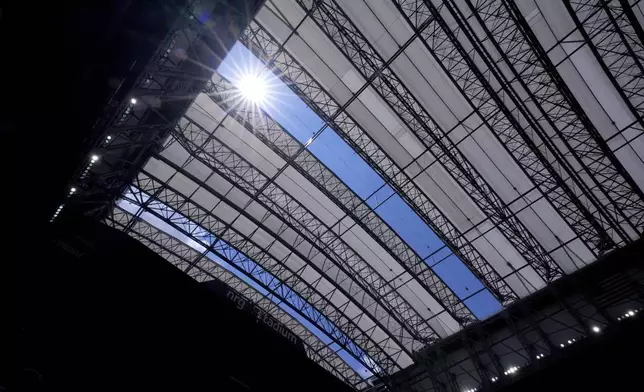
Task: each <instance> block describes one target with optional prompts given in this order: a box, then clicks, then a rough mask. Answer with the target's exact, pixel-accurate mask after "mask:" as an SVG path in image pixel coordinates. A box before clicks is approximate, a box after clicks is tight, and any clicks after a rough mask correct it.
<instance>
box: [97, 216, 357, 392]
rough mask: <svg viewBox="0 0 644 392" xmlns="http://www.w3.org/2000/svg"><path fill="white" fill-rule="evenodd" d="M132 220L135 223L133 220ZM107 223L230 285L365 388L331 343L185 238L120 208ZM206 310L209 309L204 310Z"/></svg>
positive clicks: (199, 276) (201, 277) (202, 276)
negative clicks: (327, 342) (166, 231)
mask: <svg viewBox="0 0 644 392" xmlns="http://www.w3.org/2000/svg"><path fill="white" fill-rule="evenodd" d="M133 220H135V222H132V221H133ZM105 222H106V224H108V225H109V226H112V227H114V228H116V229H119V230H122V231H125V232H127V233H128V234H129V235H130V236H131V237H133V238H135V239H137V240H139V241H140V242H141V243H143V244H144V245H146V246H147V247H148V248H150V249H152V250H153V251H155V252H156V253H158V254H159V255H160V256H162V257H163V258H164V259H166V260H168V261H169V262H170V263H171V264H172V265H174V266H176V267H177V268H179V269H181V270H188V269H189V268H188V267H189V266H193V268H191V269H189V270H188V272H187V273H188V275H189V276H190V277H192V278H193V279H195V280H196V281H198V282H204V281H209V280H211V279H217V280H219V281H221V282H223V283H225V284H227V285H228V286H230V287H231V288H232V289H234V290H235V291H237V293H239V295H241V296H242V297H243V298H246V299H247V300H248V301H250V302H252V303H254V304H256V305H257V306H259V307H260V308H262V309H263V310H264V311H266V312H267V313H268V314H270V315H271V316H273V317H275V318H276V319H278V320H279V321H280V322H282V323H283V324H284V325H285V326H286V327H287V328H289V329H290V330H291V331H293V332H294V333H295V334H296V335H297V336H298V337H299V338H300V339H302V342H303V343H304V346H305V350H306V353H307V355H308V356H309V358H311V359H312V360H314V361H315V362H316V363H318V364H319V365H320V366H322V367H323V368H325V369H326V370H328V371H329V372H331V373H333V374H334V375H335V376H337V377H338V378H340V379H341V380H343V381H344V382H346V383H347V384H349V385H351V386H353V387H354V388H356V389H363V388H364V387H366V385H365V381H364V380H363V379H362V377H360V375H358V374H357V373H356V372H355V370H353V369H352V368H351V367H349V366H348V365H347V364H346V362H345V361H344V360H343V359H342V358H340V357H339V356H338V354H337V353H336V352H335V351H333V350H332V349H331V348H330V347H329V345H328V344H325V343H324V342H322V341H321V340H320V339H319V338H318V337H317V336H316V335H314V334H313V333H312V332H311V331H309V329H308V328H306V327H305V326H303V325H302V324H301V323H300V322H299V321H297V320H296V319H294V318H293V317H292V316H291V315H289V314H288V313H287V312H285V311H284V310H283V309H282V308H280V307H279V306H278V305H277V304H276V303H275V302H273V301H272V300H271V299H270V298H267V295H265V294H262V293H260V292H259V291H257V290H256V289H255V288H253V287H252V286H250V285H248V284H247V283H245V282H244V281H243V280H241V279H239V278H238V277H237V276H235V275H234V274H232V273H230V272H229V271H227V270H226V269H224V268H223V267H221V266H220V265H218V264H217V263H215V262H214V261H211V260H209V259H205V258H203V257H201V254H200V253H199V252H197V251H196V250H194V249H193V248H191V247H189V246H188V245H186V244H185V243H184V242H183V241H181V240H179V239H177V238H175V237H172V236H171V235H169V234H167V233H165V232H163V231H161V230H159V229H158V228H156V227H154V226H153V225H151V224H149V223H147V222H145V221H143V220H141V219H140V218H136V217H135V216H134V215H132V214H130V213H128V212H127V211H125V210H123V209H121V208H119V207H116V208H115V209H114V210H112V212H111V214H110V215H109V216H108V217H106V218H105ZM204 311H208V310H207V309H204Z"/></svg>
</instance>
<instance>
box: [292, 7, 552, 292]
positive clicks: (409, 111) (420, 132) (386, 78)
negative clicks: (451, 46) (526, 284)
mask: <svg viewBox="0 0 644 392" xmlns="http://www.w3.org/2000/svg"><path fill="white" fill-rule="evenodd" d="M298 4H300V6H301V7H302V8H303V9H304V10H307V11H308V10H311V9H312V10H313V12H312V13H311V18H312V19H313V20H314V21H315V23H316V25H317V26H318V27H319V28H320V29H321V30H322V31H323V32H324V33H325V35H326V36H327V37H328V38H329V39H330V40H331V42H333V43H334V44H335V46H336V48H338V50H339V51H340V52H341V53H343V54H344V55H345V57H346V58H347V60H349V61H350V62H351V63H352V64H354V66H355V69H356V70H357V71H358V72H359V73H360V74H361V75H362V77H363V78H365V79H367V80H369V79H370V78H373V80H372V81H371V87H372V88H373V89H374V90H375V91H376V92H377V93H378V95H379V96H380V97H381V98H382V99H383V100H384V101H385V102H386V103H387V104H388V105H389V107H390V108H391V109H392V110H393V111H394V112H395V113H396V114H397V115H398V117H400V119H401V120H402V122H403V123H404V124H406V125H407V126H408V128H409V129H410V130H411V131H412V132H413V133H414V134H415V135H416V136H417V137H418V138H419V140H421V142H422V143H423V145H424V146H425V147H426V148H427V151H429V152H431V153H432V154H433V156H434V157H435V158H436V159H437V161H438V162H439V163H440V165H441V167H443V169H444V170H445V171H446V172H448V173H449V174H450V175H451V176H452V178H454V180H455V181H456V182H457V183H458V184H459V185H460V186H461V188H462V189H463V190H464V191H465V193H467V194H468V195H470V197H471V198H472V200H473V201H474V202H475V203H476V205H477V206H478V207H479V208H480V209H481V210H482V211H483V212H484V214H485V215H487V216H489V217H492V218H493V219H492V221H493V222H494V223H495V224H496V225H497V226H498V227H499V228H500V230H501V232H502V234H503V235H504V236H505V237H506V238H507V239H508V240H509V241H510V243H511V244H512V245H513V246H514V247H515V248H516V249H517V251H518V252H519V253H520V254H521V255H522V256H523V257H524V258H525V260H526V261H527V262H528V264H529V265H531V266H532V268H534V270H535V271H536V272H537V273H538V274H539V275H540V276H541V278H542V279H543V280H544V281H545V282H547V283H548V282H551V281H553V280H554V279H557V278H558V277H560V276H561V275H562V274H563V272H562V270H561V268H560V267H559V266H558V265H557V264H556V263H555V262H554V260H553V259H552V257H551V256H550V255H549V254H548V253H547V252H546V251H545V250H544V249H543V247H542V246H541V244H540V243H539V242H538V241H536V239H535V238H534V237H533V236H532V234H531V233H530V232H529V231H528V230H527V228H525V227H524V225H523V224H522V223H521V222H520V221H519V220H518V219H517V218H516V217H515V216H514V214H513V213H512V211H511V210H510V209H509V208H508V206H507V205H505V204H504V203H503V201H502V200H501V198H500V197H499V196H498V195H497V194H496V192H495V191H494V190H493V189H492V187H490V186H489V184H488V183H487V182H486V181H485V180H484V179H483V177H482V176H481V175H480V174H479V173H478V171H477V170H476V169H475V168H474V166H472V165H471V164H470V163H469V161H467V159H466V158H465V156H464V155H463V154H462V153H461V152H460V150H458V148H457V147H456V146H455V145H454V143H453V142H452V141H451V140H450V139H449V138H448V137H446V134H445V132H444V131H443V130H442V129H441V128H440V127H439V126H438V124H437V123H436V122H435V121H434V120H433V118H432V117H431V116H430V115H429V113H428V112H427V110H426V109H425V108H424V107H423V105H422V104H421V103H420V102H418V100H417V99H416V98H415V97H414V95H413V94H412V93H411V91H409V90H408V89H407V87H406V86H405V85H404V84H403V83H402V81H401V80H400V79H399V78H398V76H397V75H396V74H395V73H394V72H393V71H392V70H391V69H390V68H389V66H388V64H387V63H386V62H385V61H384V59H383V58H382V57H381V56H380V54H379V53H378V52H377V51H376V50H375V49H374V48H373V47H372V46H371V44H370V43H369V42H368V40H367V39H366V37H364V35H363V34H362V33H361V32H360V31H359V29H358V28H357V27H356V26H355V25H354V24H353V22H352V21H351V19H350V18H349V17H348V16H347V15H346V14H345V13H344V11H343V10H342V9H341V7H340V6H339V5H338V4H337V3H336V2H335V1H333V0H331V1H319V2H315V6H314V5H312V4H310V3H309V4H305V3H304V2H302V1H299V0H298Z"/></svg>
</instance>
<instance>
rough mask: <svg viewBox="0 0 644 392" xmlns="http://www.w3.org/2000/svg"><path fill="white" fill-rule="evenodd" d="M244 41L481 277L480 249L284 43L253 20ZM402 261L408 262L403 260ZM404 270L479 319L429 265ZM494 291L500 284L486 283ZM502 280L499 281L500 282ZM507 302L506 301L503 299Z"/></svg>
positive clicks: (454, 310)
mask: <svg viewBox="0 0 644 392" xmlns="http://www.w3.org/2000/svg"><path fill="white" fill-rule="evenodd" d="M240 41H241V42H242V43H243V44H244V45H245V46H246V47H248V48H249V50H251V51H252V52H253V53H254V54H255V55H256V56H257V57H258V58H259V59H260V60H262V61H263V62H264V63H265V64H266V65H267V66H268V67H269V69H271V70H272V71H273V72H274V73H275V75H276V76H278V77H279V78H280V79H281V80H282V81H283V82H284V83H285V84H286V85H287V86H288V87H289V88H291V90H293V92H294V93H295V94H296V95H298V96H299V97H300V98H301V99H302V100H303V101H304V102H305V103H306V104H307V105H308V106H309V107H310V108H311V109H312V110H313V111H314V112H315V113H316V114H317V115H318V116H319V117H320V118H321V119H322V120H323V121H324V122H325V123H326V124H328V126H329V127H330V128H332V129H333V130H334V131H335V132H336V133H337V134H338V135H339V136H340V137H342V138H343V140H344V141H346V142H347V143H348V144H349V145H350V146H351V147H352V148H353V149H354V151H356V153H357V154H359V155H360V156H361V157H362V158H363V159H364V160H365V162H366V163H367V164H369V165H370V166H371V167H372V168H373V169H374V171H376V172H377V173H378V174H379V175H380V176H381V177H382V178H383V179H384V180H385V183H387V184H388V185H390V186H391V187H392V188H393V189H395V190H396V191H397V193H398V194H399V195H400V197H401V198H402V199H403V200H405V202H406V203H407V204H408V205H409V206H410V208H411V209H412V210H413V211H414V212H416V214H417V215H418V216H419V217H420V218H421V219H422V220H423V221H424V222H425V223H426V224H427V225H428V226H429V227H430V228H432V230H433V231H434V233H436V235H437V236H439V238H441V240H442V241H443V242H444V243H445V244H446V245H447V246H448V247H449V248H450V249H451V250H452V252H453V253H455V254H456V255H458V256H459V257H460V258H461V260H463V262H464V263H465V264H466V265H467V266H468V267H469V268H470V269H471V270H472V271H473V272H474V273H475V274H476V275H477V276H480V275H481V272H477V271H486V269H487V268H490V267H489V265H488V266H487V267H486V266H485V264H487V262H486V261H485V260H484V259H483V258H482V257H481V255H480V254H479V253H478V251H477V250H476V249H475V248H474V246H472V244H471V242H470V241H468V240H467V239H466V238H465V237H464V236H463V235H462V233H461V232H460V231H459V230H458V229H457V228H456V226H454V225H453V224H452V223H451V222H450V221H449V220H448V219H447V217H446V216H445V215H444V214H443V213H442V212H441V211H440V210H439V209H438V208H437V207H436V206H435V205H434V204H433V203H432V202H431V200H430V199H429V198H428V197H427V196H426V195H425V194H424V193H423V192H422V191H421V190H420V189H419V188H418V186H416V184H415V183H414V182H413V179H412V178H411V177H410V176H409V175H407V173H405V171H404V169H402V168H400V167H399V166H397V165H396V163H395V162H394V161H393V159H392V158H391V157H390V156H389V155H388V154H387V153H386V152H385V151H383V150H382V149H381V148H380V147H379V146H378V144H377V143H376V142H375V141H374V140H373V139H372V138H371V137H370V136H369V135H368V134H367V133H366V132H365V131H364V129H362V128H361V127H360V125H359V124H358V123H357V122H356V121H355V120H354V119H353V118H352V117H351V116H350V115H349V114H348V113H347V112H346V111H345V109H346V106H347V105H348V103H347V104H345V105H340V104H339V103H338V102H337V101H336V100H335V99H333V97H331V95H330V94H329V93H328V92H327V91H326V90H325V89H324V88H323V87H322V86H321V85H320V83H318V82H317V81H316V80H315V78H314V77H312V76H311V74H310V73H309V72H308V71H307V70H306V69H305V68H304V67H303V66H302V65H301V64H300V63H299V62H298V61H297V60H295V58H294V57H293V56H292V55H291V54H290V53H289V52H288V50H287V49H286V48H284V47H283V45H281V44H279V43H278V42H277V41H276V40H275V39H274V38H273V37H272V36H271V34H270V33H268V31H266V29H265V28H264V27H263V26H261V24H259V23H258V22H257V21H254V22H251V25H250V26H249V28H248V29H247V30H246V31H245V32H244V34H243V35H242V37H241V38H240ZM402 261H403V262H404V261H405V259H404V258H403V260H402ZM403 267H404V268H405V269H406V270H407V271H408V272H409V273H410V274H411V275H412V276H413V277H414V279H416V280H417V281H418V282H419V283H420V284H421V285H422V286H423V287H424V288H425V289H426V290H427V291H428V292H429V293H431V294H432V295H433V296H434V297H435V298H436V299H437V300H438V301H439V303H441V304H443V306H445V308H446V309H448V310H449V311H450V313H451V314H452V315H453V316H454V318H455V319H456V320H457V321H458V322H459V323H462V324H467V323H468V322H470V321H471V320H474V319H475V318H474V316H473V315H472V314H471V313H470V312H469V310H468V309H467V308H466V307H465V306H464V305H463V304H462V303H461V301H460V300H458V298H457V297H456V296H455V295H454V294H453V293H452V291H451V290H450V289H449V288H448V287H447V285H445V283H444V282H443V281H442V280H441V279H440V278H439V277H438V276H437V275H435V273H434V272H433V271H432V270H431V269H430V268H429V267H428V266H427V265H426V264H424V263H420V264H407V263H405V264H404V265H403ZM487 281H488V282H489V284H490V286H491V287H492V292H499V290H493V289H494V288H495V287H496V286H495V285H494V283H495V281H493V280H490V279H487ZM497 282H498V281H497ZM504 302H507V299H506V300H505V301H504Z"/></svg>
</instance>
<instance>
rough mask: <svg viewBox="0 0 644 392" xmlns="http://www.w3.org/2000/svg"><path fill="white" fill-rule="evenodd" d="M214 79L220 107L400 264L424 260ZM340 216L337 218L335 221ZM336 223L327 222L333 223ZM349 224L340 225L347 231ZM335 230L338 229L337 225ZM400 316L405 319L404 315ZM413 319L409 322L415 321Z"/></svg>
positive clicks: (282, 133) (263, 116) (271, 124)
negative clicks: (306, 180) (233, 98)
mask: <svg viewBox="0 0 644 392" xmlns="http://www.w3.org/2000/svg"><path fill="white" fill-rule="evenodd" d="M213 80H217V82H215V83H211V84H208V85H207V86H206V91H207V92H208V94H209V96H210V97H211V98H212V99H213V100H214V101H215V102H216V103H217V104H218V105H220V107H222V108H223V109H224V110H225V111H226V112H227V113H228V115H230V116H232V117H234V118H236V119H237V121H238V122H239V123H240V124H242V125H243V126H244V127H245V128H246V129H247V130H248V131H249V132H251V133H252V134H253V135H255V136H256V137H257V138H258V139H260V140H261V141H262V142H264V143H265V145H266V146H268V147H269V148H271V149H272V150H273V151H274V152H275V153H276V154H277V155H279V156H280V157H282V158H283V159H284V160H285V161H288V162H290V163H291V166H292V167H293V168H294V169H296V170H297V171H298V172H299V173H300V174H301V175H302V176H304V177H305V178H307V179H308V180H309V181H310V182H311V183H312V184H314V185H315V186H316V187H317V188H318V189H319V190H320V191H322V192H323V193H324V194H325V195H326V196H327V197H329V199H330V200H332V201H334V202H335V204H336V205H337V206H338V207H340V209H342V210H343V211H344V212H345V213H346V216H349V217H351V218H352V219H353V220H354V221H355V224H357V225H360V226H361V227H362V228H363V229H364V230H365V231H366V232H367V233H368V234H369V235H370V236H371V237H372V238H373V239H374V240H375V241H376V242H377V243H378V244H380V245H381V246H382V247H383V249H385V250H386V251H387V252H388V253H389V254H390V255H391V256H392V257H394V258H395V259H396V260H397V261H398V262H399V264H400V265H401V266H404V265H418V264H422V263H424V261H423V260H422V258H420V256H419V255H418V254H417V253H416V252H415V251H414V250H413V249H411V248H410V247H409V245H407V244H406V243H405V242H404V240H402V239H401V238H400V237H399V236H398V235H397V234H396V233H395V232H394V231H393V229H391V227H390V226H389V225H387V223H386V222H384V221H383V220H382V219H381V218H380V217H379V216H378V215H377V214H376V213H375V212H374V211H373V209H371V207H370V206H369V205H368V204H367V203H366V202H365V201H364V200H362V199H361V198H360V197H359V196H358V195H356V194H355V193H354V192H353V191H352V190H351V189H350V188H349V187H348V186H347V185H346V184H345V183H344V182H343V181H342V180H341V179H339V178H338V177H337V176H336V175H335V174H334V173H333V172H332V171H331V170H330V169H329V168H327V167H326V165H324V164H323V163H322V162H320V161H319V160H318V159H317V158H316V157H315V156H314V155H313V154H311V153H310V152H309V151H308V150H306V149H305V146H304V145H303V144H302V143H300V142H299V141H298V140H297V139H295V138H294V137H293V136H292V135H291V134H290V133H289V132H288V131H287V130H285V129H284V128H283V127H282V126H281V125H280V124H279V123H277V122H275V121H274V120H273V119H272V118H271V117H270V116H269V115H268V114H266V113H265V112H264V111H262V110H261V109H258V108H251V107H249V106H247V105H234V102H232V101H227V100H226V99H221V98H220V97H219V95H220V93H224V94H229V92H230V91H235V90H236V89H235V87H234V86H233V85H232V84H231V83H230V82H228V81H227V80H226V79H225V78H223V77H222V76H221V75H218V73H215V75H214V76H213ZM342 220H343V218H340V219H338V224H339V222H341V221H342ZM334 226H337V225H330V227H334ZM350 229H351V227H349V226H347V227H343V228H342V229H341V230H342V232H347V231H349V230H350ZM338 230H340V229H339V228H338ZM399 280H400V279H395V278H394V279H392V280H391V281H390V282H389V283H391V289H392V290H396V289H397V287H400V286H401V285H403V284H404V283H406V282H400V281H399ZM403 320H405V319H404V318H403ZM414 324H416V323H412V325H414Z"/></svg>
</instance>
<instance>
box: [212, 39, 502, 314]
mask: <svg viewBox="0 0 644 392" xmlns="http://www.w3.org/2000/svg"><path fill="white" fill-rule="evenodd" d="M217 71H218V72H219V73H220V74H221V75H222V76H224V77H225V78H227V79H228V80H229V81H230V82H231V83H233V84H234V85H235V86H237V87H238V88H240V85H241V87H242V88H244V87H243V85H244V83H246V82H245V79H244V75H249V74H251V75H261V77H262V78H263V79H264V80H265V81H266V85H267V86H269V87H268V88H269V89H270V91H271V98H270V99H266V100H265V101H264V102H261V103H260V104H258V105H257V106H258V107H259V108H260V109H261V110H264V111H265V112H266V113H267V114H268V115H269V116H270V117H272V118H273V119H274V120H275V121H276V122H277V123H279V124H280V125H281V126H282V127H283V128H284V129H285V130H286V131H287V132H288V133H290V134H291V135H292V136H293V137H295V138H296V139H297V140H298V141H300V143H303V144H306V143H308V142H310V140H311V137H312V136H313V135H316V138H315V140H313V141H312V142H311V143H310V145H308V150H309V151H310V152H311V153H312V154H313V155H315V156H316V158H318V159H319V160H320V161H321V162H322V163H323V164H325V165H326V166H327V167H328V168H329V170H331V171H332V172H333V173H334V174H335V175H336V176H337V177H338V178H340V179H341V180H342V181H343V182H344V183H345V184H346V185H347V186H348V187H349V188H350V189H351V190H352V191H353V192H355V193H356V194H357V195H358V196H359V197H360V198H361V199H362V200H366V201H367V204H369V205H370V206H371V207H372V208H373V209H374V211H375V212H376V213H377V214H378V215H379V216H380V217H381V218H382V220H383V221H384V222H386V223H387V224H388V225H389V226H391V228H392V229H393V230H394V231H395V232H396V233H397V234H398V235H399V236H400V237H401V238H402V239H403V240H404V241H405V242H406V243H407V244H408V245H409V246H410V247H411V248H412V249H413V250H414V251H416V253H417V254H418V255H419V256H420V257H421V258H423V259H424V261H425V263H427V264H428V265H429V266H430V267H431V268H432V269H434V271H435V272H436V274H437V275H438V276H439V277H440V278H441V279H443V280H444V281H445V283H446V284H447V285H448V286H449V287H450V288H451V289H452V290H453V291H454V292H455V294H456V295H457V296H458V297H459V298H460V299H462V300H464V301H465V303H466V305H467V306H468V307H469V308H470V310H471V311H472V312H473V313H474V314H475V315H476V316H477V317H478V318H481V319H483V318H486V317H489V316H490V315H492V314H494V313H496V312H497V311H499V310H501V308H502V306H501V304H500V303H499V302H498V301H497V300H496V298H494V296H493V295H492V294H491V293H490V292H489V291H488V290H487V289H485V288H484V287H483V285H482V284H481V282H480V281H478V279H477V278H476V277H475V276H474V274H472V272H471V271H470V270H469V269H468V268H467V267H466V266H465V265H464V264H463V262H462V261H461V260H460V259H459V258H458V257H456V256H454V255H453V254H452V252H451V251H450V250H449V248H447V247H446V246H445V244H444V243H443V241H442V240H441V239H440V238H439V237H438V236H437V235H436V234H435V233H434V232H433V231H432V229H431V228H430V227H429V226H427V224H425V222H423V220H422V219H421V218H420V217H419V216H418V215H417V214H416V213H415V212H414V211H413V210H412V209H411V207H410V206H409V205H408V204H407V203H406V202H405V201H404V200H403V199H402V198H401V197H400V196H399V195H398V194H396V193H395V192H394V191H393V189H391V187H390V186H389V185H388V184H386V183H385V182H384V181H383V179H382V177H380V175H379V174H377V173H376V172H375V171H374V170H373V168H372V167H371V166H370V165H369V164H367V163H366V162H365V161H364V159H363V158H362V157H361V156H360V155H358V154H357V153H356V152H355V151H354V150H353V148H352V147H351V146H349V145H348V144H347V143H346V142H345V141H344V140H343V139H342V138H341V137H340V136H339V135H338V134H337V133H336V132H335V131H334V130H332V129H329V128H326V129H324V125H325V123H324V121H323V120H322V119H321V118H320V117H319V116H318V115H317V114H316V113H315V112H314V111H313V110H312V109H311V108H310V107H309V106H308V105H307V104H306V103H304V102H303V101H302V100H301V99H300V98H299V97H298V96H297V95H296V94H295V93H294V92H293V91H292V90H291V89H290V88H289V87H288V86H287V85H286V84H284V83H283V82H282V81H281V80H280V79H279V78H278V77H277V76H275V75H274V74H273V73H272V72H271V71H270V70H269V69H268V68H267V67H266V66H265V65H264V63H262V62H261V60H259V59H258V58H257V57H256V56H255V55H254V54H253V53H251V52H250V51H249V50H248V49H247V48H246V47H245V46H244V45H242V44H241V43H237V44H235V46H234V47H233V48H232V49H231V50H230V52H229V54H228V56H226V58H225V59H224V61H223V62H222V63H221V65H220V66H219V68H218V69H217ZM439 251H441V253H443V254H444V253H448V254H449V256H444V257H442V259H441V260H439V261H437V262H432V261H435V258H434V257H432V254H433V253H434V252H439ZM450 256H451V257H450Z"/></svg>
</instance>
